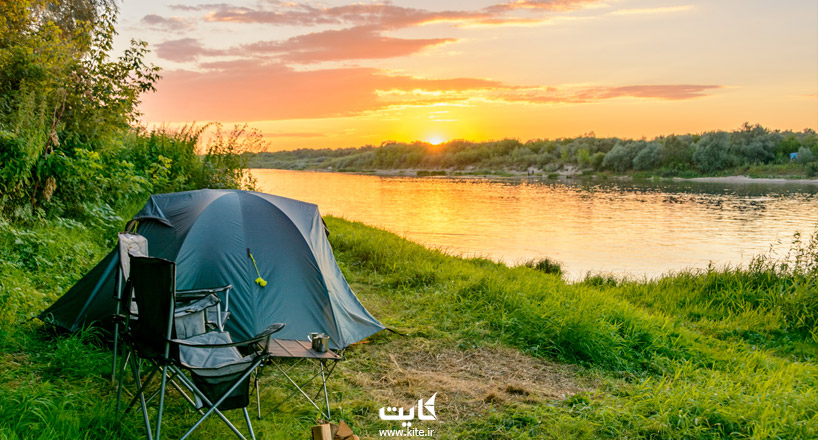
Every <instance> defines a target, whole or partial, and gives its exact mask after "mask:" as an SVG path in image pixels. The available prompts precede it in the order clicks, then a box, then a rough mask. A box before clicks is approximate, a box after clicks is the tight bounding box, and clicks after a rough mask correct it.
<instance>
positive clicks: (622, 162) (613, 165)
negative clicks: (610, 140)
mask: <svg viewBox="0 0 818 440" xmlns="http://www.w3.org/2000/svg"><path fill="white" fill-rule="evenodd" d="M634 156H635V155H634V154H632V153H631V151H629V149H628V148H627V147H625V146H624V145H623V144H621V143H619V144H616V145H615V146H614V147H613V150H611V151H609V152H608V154H606V155H605V157H604V158H603V160H602V167H603V168H607V169H611V170H614V171H616V172H618V173H624V172H625V171H627V170H628V169H629V168H630V167H631V166H632V165H633V158H634Z"/></svg>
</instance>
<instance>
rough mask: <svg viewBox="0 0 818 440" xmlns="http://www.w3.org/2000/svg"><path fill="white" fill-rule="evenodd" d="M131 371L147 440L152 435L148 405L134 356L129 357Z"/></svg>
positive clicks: (151, 438)
mask: <svg viewBox="0 0 818 440" xmlns="http://www.w3.org/2000/svg"><path fill="white" fill-rule="evenodd" d="M131 371H133V375H134V380H136V389H137V397H138V398H139V401H140V404H141V406H142V419H143V420H144V422H145V429H146V430H147V431H148V440H153V436H152V435H151V422H150V419H149V418H148V405H147V404H146V403H145V390H143V389H142V381H141V380H140V378H139V375H140V372H139V364H138V363H137V361H136V356H134V357H132V358H131ZM135 398H136V397H135ZM128 409H130V408H128Z"/></svg>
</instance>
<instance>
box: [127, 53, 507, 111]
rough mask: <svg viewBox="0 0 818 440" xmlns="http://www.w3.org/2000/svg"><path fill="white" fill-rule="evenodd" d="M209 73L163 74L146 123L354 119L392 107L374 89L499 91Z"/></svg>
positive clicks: (378, 76)
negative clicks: (349, 117) (362, 114)
mask: <svg viewBox="0 0 818 440" xmlns="http://www.w3.org/2000/svg"><path fill="white" fill-rule="evenodd" d="M204 67H208V68H210V69H211V70H208V71H205V72H194V71H187V70H176V71H166V72H163V79H162V80H161V81H160V82H159V83H158V84H157V89H158V90H159V93H155V94H150V95H147V96H145V97H144V100H143V105H142V107H141V110H142V111H143V112H144V113H145V115H146V117H147V118H148V119H149V120H151V121H157V122H158V121H165V122H177V121H180V120H184V121H193V120H199V121H203V120H208V121H212V120H221V121H248V122H249V121H258V120H274V119H300V118H324V117H334V116H348V115H358V114H361V113H365V112H368V111H374V110H379V109H382V108H385V107H387V106H390V105H392V103H391V102H390V101H389V100H382V99H381V98H380V97H379V95H378V93H376V91H377V90H409V91H411V90H426V91H429V92H440V93H444V92H445V93H449V92H465V91H467V90H483V89H485V90H488V89H491V88H496V87H502V84H501V83H498V82H496V81H488V80H483V79H475V78H452V79H424V78H414V77H411V76H405V75H403V76H393V75H386V74H384V73H383V72H381V71H379V70H377V69H370V68H345V69H325V70H312V71H296V70H294V69H292V68H290V67H287V66H285V65H283V64H280V63H278V64H267V65H260V64H258V63H254V62H251V61H247V60H240V61H235V62H219V63H210V64H206V65H204Z"/></svg>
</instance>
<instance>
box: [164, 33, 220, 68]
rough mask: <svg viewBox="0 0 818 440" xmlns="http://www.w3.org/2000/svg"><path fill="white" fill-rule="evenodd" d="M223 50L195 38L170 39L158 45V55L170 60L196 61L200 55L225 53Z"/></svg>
mask: <svg viewBox="0 0 818 440" xmlns="http://www.w3.org/2000/svg"><path fill="white" fill-rule="evenodd" d="M225 54H226V52H225V51H223V50H216V49H208V48H205V47H204V46H202V44H201V43H200V42H199V40H196V39H194V38H182V39H179V40H169V41H165V42H163V43H159V44H157V45H156V55H157V56H159V58H164V59H166V60H169V61H176V62H180V63H181V62H186V61H196V60H197V59H199V57H200V56H214V55H225Z"/></svg>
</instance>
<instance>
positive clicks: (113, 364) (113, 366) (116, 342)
mask: <svg viewBox="0 0 818 440" xmlns="http://www.w3.org/2000/svg"><path fill="white" fill-rule="evenodd" d="M116 308H117V309H119V303H117V306H116ZM117 314H119V310H117ZM117 353H119V322H117V323H116V325H114V356H113V360H112V361H111V385H113V384H114V382H115V381H116V358H117ZM117 408H118V406H117Z"/></svg>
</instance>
